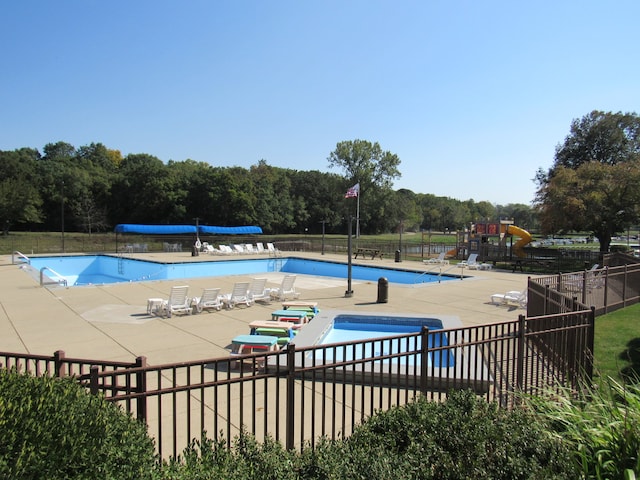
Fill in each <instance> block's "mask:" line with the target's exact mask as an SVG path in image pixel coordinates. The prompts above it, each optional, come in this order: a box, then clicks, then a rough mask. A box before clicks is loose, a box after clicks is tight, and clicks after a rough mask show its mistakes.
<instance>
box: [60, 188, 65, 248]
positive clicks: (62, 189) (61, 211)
mask: <svg viewBox="0 0 640 480" xmlns="http://www.w3.org/2000/svg"><path fill="white" fill-rule="evenodd" d="M60 234H61V236H62V253H64V180H62V185H61V186H60Z"/></svg>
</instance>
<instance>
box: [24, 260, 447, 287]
mask: <svg viewBox="0 0 640 480" xmlns="http://www.w3.org/2000/svg"><path fill="white" fill-rule="evenodd" d="M30 261H31V266H32V267H33V268H35V269H38V270H40V269H42V268H45V267H46V269H47V270H45V272H44V273H45V274H46V275H48V276H50V277H52V278H54V274H53V273H51V272H50V270H53V271H54V272H56V273H57V274H59V275H60V276H62V277H64V279H66V281H67V285H69V286H81V285H100V284H110V283H123V282H144V281H153V280H176V279H185V278H199V277H217V276H229V275H256V274H260V273H267V272H282V273H293V274H296V273H299V274H305V275H316V276H322V277H337V278H347V275H348V273H347V268H348V267H347V265H346V264H344V263H339V262H328V261H318V260H307V259H302V258H296V257H282V258H268V259H252V260H220V261H199V262H182V263H180V262H179V263H162V262H151V261H145V260H139V259H132V258H124V257H118V256H111V255H75V256H73V255H72V256H48V257H33V258H30ZM380 277H385V278H387V280H388V281H389V282H391V283H401V284H419V283H432V282H440V281H446V280H452V279H454V277H449V276H445V275H442V276H438V275H433V274H425V273H424V272H418V271H413V270H401V269H390V268H380V267H369V266H363V265H352V278H353V279H355V280H371V281H377V280H378V279H379V278H380ZM455 278H458V277H455Z"/></svg>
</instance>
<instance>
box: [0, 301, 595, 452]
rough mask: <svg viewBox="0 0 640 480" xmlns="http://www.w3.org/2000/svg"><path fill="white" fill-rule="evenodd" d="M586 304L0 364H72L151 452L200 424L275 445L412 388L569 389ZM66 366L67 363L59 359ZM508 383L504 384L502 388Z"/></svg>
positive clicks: (68, 371) (411, 392)
mask: <svg viewBox="0 0 640 480" xmlns="http://www.w3.org/2000/svg"><path fill="white" fill-rule="evenodd" d="M593 325H594V311H593V310H581V311H575V312H567V313H562V314H558V315H548V316H545V317H537V318H525V317H524V316H520V317H519V318H518V319H517V320H516V321H512V322H501V323H496V324H490V325H482V326H474V327H467V328H459V329H450V330H431V331H429V330H427V329H424V330H423V331H422V332H420V333H416V334H407V335H397V336H391V337H386V338H381V339H372V340H366V341H358V342H348V343H340V344H332V345H325V346H313V347H305V348H296V346H295V344H290V345H289V346H288V347H286V348H285V349H284V350H282V351H279V352H270V353H262V354H253V355H245V356H239V357H228V358H215V359H207V360H199V361H193V362H184V363H178V364H170V365H157V366H150V365H146V362H145V359H144V358H139V359H138V360H137V361H136V363H134V364H124V363H119V362H100V361H96V360H78V359H66V358H65V357H64V355H63V354H61V352H57V353H56V354H55V355H54V356H53V357H44V356H34V355H27V354H13V353H0V358H3V359H4V366H6V367H11V366H13V367H16V368H18V369H19V370H21V371H23V370H28V371H32V372H34V374H43V373H44V372H49V374H52V375H77V378H78V380H79V381H81V382H83V383H84V384H85V385H86V386H87V388H89V389H90V391H91V392H93V393H102V394H104V395H105V397H106V398H107V399H109V400H111V401H114V402H118V403H119V404H121V405H122V406H123V408H124V409H125V410H126V411H128V412H131V413H132V414H133V415H135V416H136V417H137V418H139V419H141V420H143V421H145V422H146V423H147V425H148V429H149V433H150V434H151V435H152V436H153V437H154V438H155V439H156V445H157V450H158V452H159V453H160V454H161V455H162V456H163V457H165V458H166V457H169V456H176V455H178V454H180V453H181V452H182V450H183V449H184V448H185V447H186V446H187V445H188V444H189V442H190V441H191V440H192V439H193V438H196V439H199V438H200V437H201V435H202V432H206V434H207V435H208V436H209V437H218V436H222V437H224V438H225V439H226V441H227V442H229V443H230V442H231V441H232V439H233V438H234V437H235V436H236V435H238V434H239V433H240V432H241V431H248V432H251V433H252V434H254V435H255V436H256V438H257V439H258V440H262V439H264V438H265V437H266V436H270V437H272V438H275V439H277V440H278V441H281V442H282V443H283V444H284V445H286V447H287V448H298V449H302V448H313V447H314V446H315V444H316V442H317V441H318V440H319V438H320V437H322V436H324V437H329V438H332V439H336V438H340V437H343V436H348V435H350V434H351V433H352V431H353V429H354V428H355V427H356V426H357V425H358V424H359V423H361V422H362V420H363V419H365V418H367V417H368V416H370V415H372V414H374V413H375V412H376V411H379V410H387V409H389V408H391V407H393V406H396V405H402V404H405V403H407V402H409V401H412V400H413V399H414V398H415V397H416V396H417V395H424V396H426V397H427V398H429V399H431V400H435V401H438V400H441V399H443V398H445V397H446V395H447V392H448V391H449V390H450V389H472V390H474V391H475V392H476V393H477V394H478V395H479V396H482V397H484V398H486V399H487V401H489V400H495V401H497V402H499V403H500V404H501V405H502V406H504V407H511V406H512V405H513V404H514V402H517V399H518V395H517V394H516V393H518V392H527V393H539V392H548V391H549V390H550V389H551V390H553V389H557V388H560V387H569V388H572V389H577V388H579V386H580V385H581V384H582V382H583V381H584V380H585V379H588V378H590V377H591V374H592V358H591V352H592V351H593ZM71 365H73V368H71ZM514 394H515V395H514Z"/></svg>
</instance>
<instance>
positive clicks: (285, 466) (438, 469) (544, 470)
mask: <svg viewBox="0 0 640 480" xmlns="http://www.w3.org/2000/svg"><path fill="white" fill-rule="evenodd" d="M225 445H226V443H225V442H224V441H222V440H217V441H215V442H214V441H211V440H204V441H203V442H201V443H194V444H192V445H191V447H190V448H188V449H187V450H185V453H184V456H183V457H182V458H181V459H179V460H178V461H176V462H172V464H170V465H169V466H167V468H165V470H164V471H163V473H164V474H165V477H164V478H165V479H167V480H169V479H173V480H177V479H192V478H197V479H202V480H204V479H209V480H211V479H223V478H234V479H235V480H245V479H246V480H249V479H254V478H267V479H269V478H272V479H342V478H349V479H363V480H364V479H367V480H376V479H380V480H382V479H384V480H386V479H389V478H393V479H456V480H457V479H461V478H483V479H484V478H487V479H509V480H513V479H539V478H545V479H554V478H555V479H565V478H567V479H573V478H576V473H575V470H574V466H573V464H572V462H571V459H570V455H569V452H568V451H567V449H566V448H565V447H564V444H563V443H562V441H561V440H559V439H558V438H557V437H553V436H552V435H551V434H550V433H548V432H547V431H546V430H545V426H544V422H541V421H540V420H539V419H537V418H534V417H533V416H532V415H531V414H529V413H527V412H525V411H523V410H516V411H507V410H504V409H501V408H499V407H498V405H497V404H495V403H487V402H486V401H483V400H481V399H477V398H476V396H475V395H474V394H473V393H472V392H454V393H452V394H451V396H450V397H449V399H448V400H447V401H446V402H445V403H435V402H428V401H426V400H424V399H421V400H418V401H416V402H414V403H411V404H409V405H405V406H401V407H396V408H393V409H391V410H389V411H386V412H379V413H377V414H375V415H374V416H373V417H371V418H370V419H369V420H367V421H366V422H365V423H364V424H362V425H360V426H359V427H358V428H356V430H355V431H354V433H353V434H352V435H351V436H350V437H348V438H346V439H343V440H338V441H331V440H327V439H322V440H321V441H319V442H318V443H317V444H316V445H315V447H314V449H311V448H305V449H303V451H302V453H300V454H296V453H294V452H288V451H286V450H284V449H283V447H282V446H281V445H280V444H279V443H277V442H274V441H273V440H267V441H266V442H265V443H263V444H262V445H260V444H258V443H257V442H256V441H255V440H254V439H253V437H252V436H251V435H249V434H247V433H244V434H243V435H241V436H240V437H238V438H236V439H235V441H234V442H233V446H232V448H231V449H227V448H226V446H225Z"/></svg>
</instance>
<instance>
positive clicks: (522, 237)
mask: <svg viewBox="0 0 640 480" xmlns="http://www.w3.org/2000/svg"><path fill="white" fill-rule="evenodd" d="M514 236H515V237H518V240H517V241H516V242H515V243H514V242H513V237H514ZM532 240H533V237H532V236H531V234H530V233H529V232H527V231H526V230H524V229H523V228H520V227H518V226H516V225H514V224H513V220H498V221H494V222H477V223H474V224H471V228H470V229H468V230H465V231H461V232H458V248H457V250H458V251H457V252H456V251H455V249H454V250H452V251H450V252H447V253H448V254H451V255H455V254H456V253H457V254H458V256H459V257H460V256H462V257H463V258H466V257H467V256H469V255H470V254H472V253H476V254H478V258H479V259H480V260H482V261H485V262H486V261H496V260H505V259H513V258H514V256H515V257H517V258H524V257H526V253H525V251H524V247H525V246H526V245H528V244H529V243H531V241H532Z"/></svg>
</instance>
